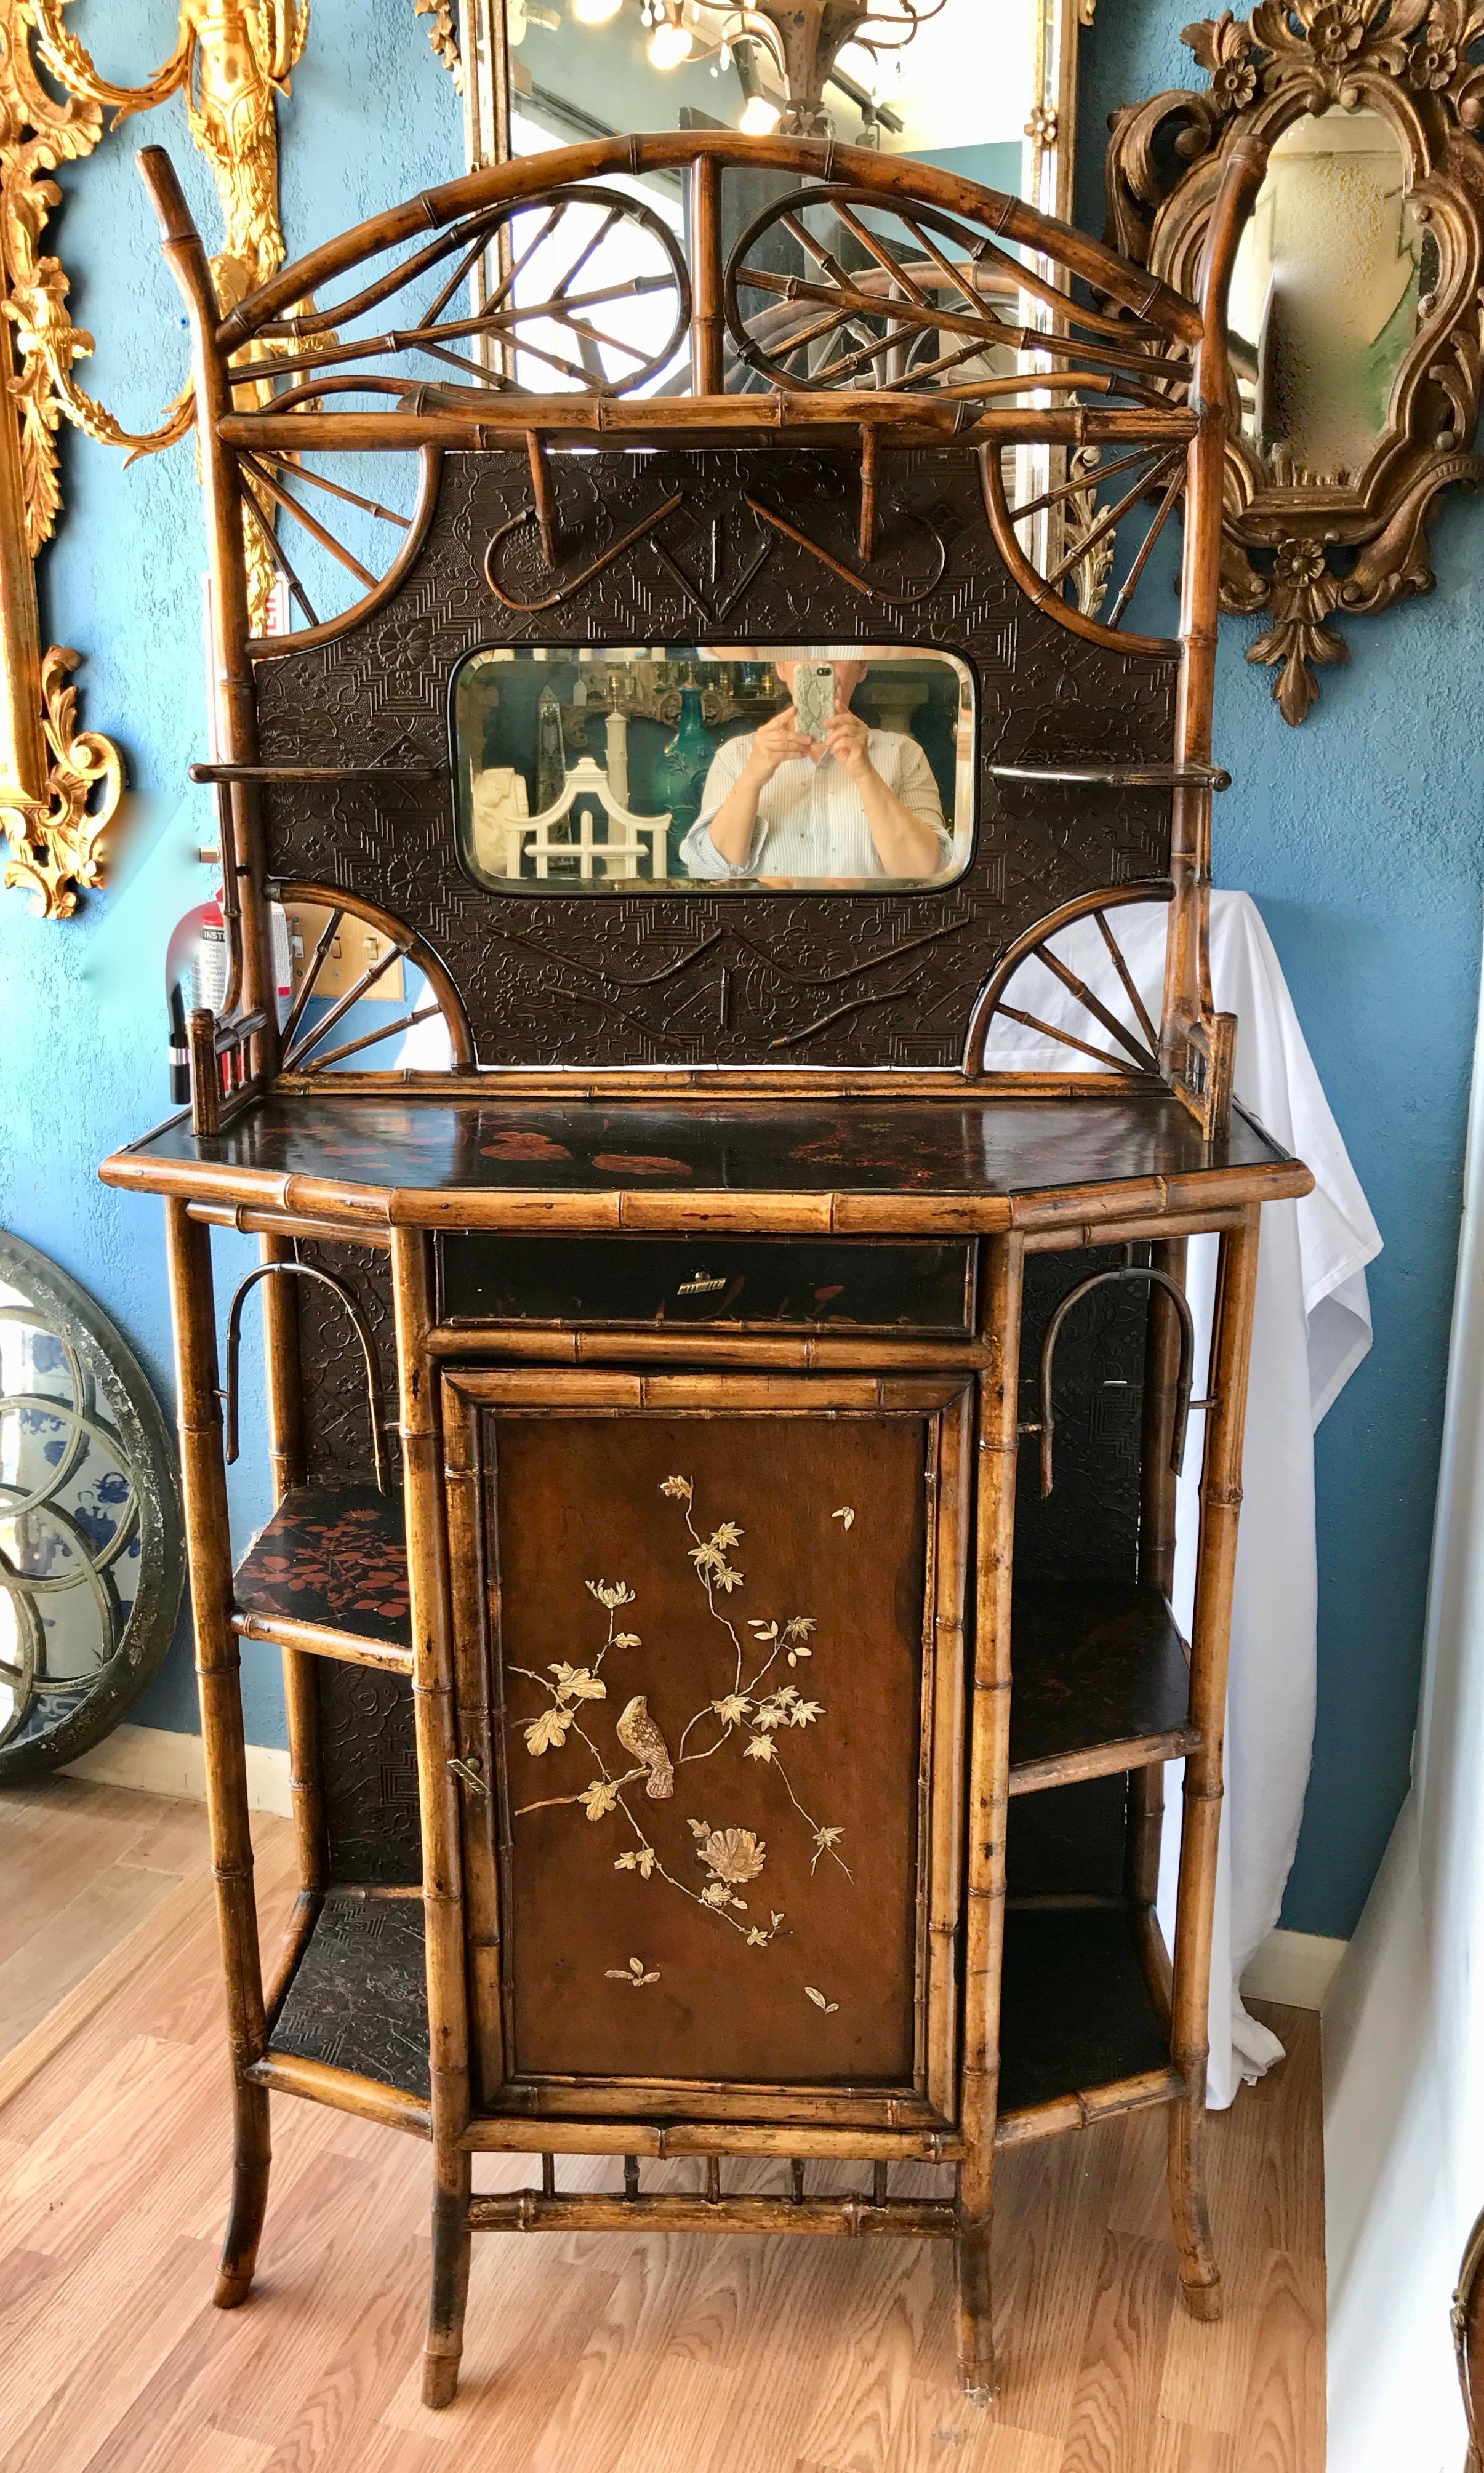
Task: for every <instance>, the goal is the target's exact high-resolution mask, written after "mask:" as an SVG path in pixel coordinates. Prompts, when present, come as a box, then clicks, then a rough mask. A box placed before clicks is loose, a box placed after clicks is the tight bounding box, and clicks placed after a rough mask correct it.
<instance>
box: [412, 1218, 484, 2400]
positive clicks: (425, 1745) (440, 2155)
mask: <svg viewBox="0 0 1484 2473" xmlns="http://www.w3.org/2000/svg"><path fill="white" fill-rule="evenodd" d="M392 1292H393V1300H394V1305H395V1330H396V1377H397V1402H398V1422H399V1431H400V1434H401V1440H402V1467H403V1474H404V1485H405V1503H406V1518H407V1577H408V1589H409V1595H410V1598H411V1611H412V1640H413V1685H412V1690H413V1707H414V1711H415V1713H416V1721H417V1744H418V1800H419V1808H420V1811H421V1815H422V1905H423V1918H424V1928H425V1933H426V1950H427V1989H428V2035H429V2046H430V2060H429V2068H430V2077H431V2081H432V2089H433V2101H432V2121H433V2175H434V2180H433V2281H432V2290H431V2293H430V2295H429V2300H428V2327H427V2339H426V2343H425V2346H424V2351H423V2367H422V2400H423V2403H424V2404H426V2405H430V2406H433V2407H434V2408H438V2407H441V2406H443V2405H448V2404H451V2403H452V2401H453V2395H454V2390H455V2388H456V2387H457V2385H458V2377H459V2358H460V2355H461V2354H462V2352H463V2349H464V2306H465V2302H466V2299H467V2293H468V2269H469V2214H468V2202H469V2191H470V2187H471V2181H470V2171H469V2154H468V2149H467V2148H466V2147H465V2146H464V2145H463V2143H462V2142H463V2137H464V2132H465V2129H466V2128H467V2124H468V2118H469V2082H468V2013H467V1999H466V1994H465V1982H464V1885H463V1874H462V1867H461V1861H460V1844H459V1837H460V1829H459V1789H458V1786H457V1784H456V1780H455V1772H454V1770H453V1768H452V1766H451V1764H452V1762H453V1761H454V1760H456V1759H457V1757H458V1749H459V1746H458V1734H457V1726H456V1720H455V1715H454V1675H453V1652H452V1645H451V1638H450V1621H449V1592H448V1547H447V1538H446V1534H445V1530H444V1525H443V1483H442V1478H443V1471H442V1466H441V1453H442V1439H443V1438H442V1430H441V1423H440V1416H439V1399H438V1384H437V1379H436V1377H435V1374H434V1371H433V1367H432V1364H431V1361H430V1359H429V1357H428V1353H427V1335H428V1333H429V1331H430V1330H431V1329H432V1326H433V1322H434V1318H435V1317H434V1309H433V1248H432V1243H431V1241H430V1239H429V1238H428V1237H426V1236H421V1235H419V1234H417V1233H415V1232H409V1231H403V1230H398V1231H397V1232H396V1234H395V1236H394V1238H393V1242H392Z"/></svg>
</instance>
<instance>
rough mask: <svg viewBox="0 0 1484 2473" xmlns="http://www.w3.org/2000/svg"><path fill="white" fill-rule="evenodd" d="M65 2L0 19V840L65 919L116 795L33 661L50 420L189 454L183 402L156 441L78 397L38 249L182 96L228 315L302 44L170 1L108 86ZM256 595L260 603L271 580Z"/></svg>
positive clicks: (54, 485) (287, 15) (62, 317)
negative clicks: (155, 58) (65, 211)
mask: <svg viewBox="0 0 1484 2473" xmlns="http://www.w3.org/2000/svg"><path fill="white" fill-rule="evenodd" d="M66 5H67V0H0V832H3V834H4V836H5V838H6V840H7V841H8V842H9V844H10V855H9V857H8V859H7V861H6V865H5V869H4V882H5V884H6V885H7V886H10V887H12V888H15V889H18V890H19V891H21V892H22V893H24V894H29V895H30V897H31V900H32V906H33V908H34V909H35V910H36V912H37V914H38V915H39V916H40V917H42V918H47V919H65V918H68V917H70V916H71V915H72V913H73V912H74V911H75V910H76V908H77V902H78V895H79V893H80V891H82V890H84V889H85V888H86V887H88V886H91V885H96V884H98V883H100V882H101V881H102V878H103V873H104V867H105V860H106V854H107V837H108V828H109V827H110V825H111V823H112V821H113V818H114V816H115V814H116V811H117V808H118V804H119V800H120V797H121V795H122V792H123V786H124V772H123V760H122V757H121V756H120V754H119V751H118V749H117V748H116V747H115V746H114V744H113V742H112V740H111V739H108V738H106V737H104V736H103V735H102V733H101V732H95V731H86V730H84V729H83V728H82V726H81V720H80V715H79V710H78V695H77V689H76V687H75V686H74V685H72V684H71V683H70V676H71V672H72V671H73V670H74V669H75V668H76V667H77V664H78V660H79V658H80V657H79V655H78V654H77V653H75V652H73V651H71V650H69V649H68V648H67V647H65V646H63V645H59V644H53V645H51V646H49V647H45V648H43V644H42V639H41V631H40V622H39V618H38V614H37V607H36V572H35V561H36V557H37V555H38V554H39V552H40V551H41V549H42V548H43V547H44V546H45V544H46V542H47V541H48V540H51V538H52V536H53V533H54V531H55V529H56V526H57V520H58V516H59V515H60V504H61V492H60V478H59V467H58V451H57V436H58V431H59V428H60V424H61V422H62V421H63V420H67V421H70V422H71V423H72V424H73V425H74V426H75V427H77V428H79V429H81V430H82V431H84V434H85V435H86V436H87V437H89V438H93V439H97V440H98V441H99V442H100V443H101V444H105V445H108V446H114V447H119V448H122V449H124V450H125V451H126V452H128V453H131V454H135V455H153V454H157V453H158V452H159V450H160V449H161V448H162V447H166V446H172V445H174V444H175V443H176V442H177V440H179V439H181V438H183V437H184V436H185V434H186V432H187V431H188V430H189V429H190V427H191V424H192V418H193V405H192V401H191V396H190V392H189V389H187V390H186V392H185V393H184V394H183V395H182V396H179V397H178V398H177V399H176V401H175V402H174V403H173V404H171V405H169V406H168V407H167V409H166V410H165V412H164V414H163V415H162V417H161V420H160V421H159V423H158V424H157V426H156V428H154V429H152V430H148V431H145V432H143V433H136V432H133V431H132V430H128V429H126V428H125V427H124V426H123V424H122V423H121V422H120V421H118V420H115V419H114V417H113V415H112V414H111V413H110V412H108V410H107V408H106V407H105V406H104V405H103V404H101V403H100V402H99V401H98V399H97V397H96V396H92V395H90V394H88V392H87V391H86V389H85V388H84V387H83V386H82V385H81V384H80V383H79V381H78V378H77V375H76V371H75V366H74V365H75V363H76V362H77V361H78V360H80V359H82V358H84V357H85V356H86V355H87V354H88V353H90V352H91V351H92V349H93V338H92V336H91V335H90V334H88V333H87V332H86V331H85V330H84V328H82V327H80V326H78V325H76V324H74V323H73V320H72V317H71V314H70V312H69V310H68V306H67V295H68V291H69V288H70V287H69V283H68V277H67V274H66V270H65V269H64V267H63V266H62V264H61V262H60V259H59V258H57V257H55V256H53V255H51V254H49V253H48V252H47V251H46V249H45V247H44V238H45V233H46V227H47V223H48V221H49V219H50V217H51V214H52V211H53V209H54V207H56V206H57V204H59V203H60V196H61V192H60V188H59V186H58V184H57V181H56V180H55V179H54V178H53V177H52V176H53V175H54V174H55V173H56V172H57V170H58V169H59V167H60V166H61V165H64V164H72V163H78V162H81V161H83V160H84V158H85V157H86V156H89V155H91V154H92V153H93V152H94V150H95V149H96V147H97V146H98V145H99V143H100V142H101V140H102V138H103V137H104V134H105V126H106V117H107V127H108V129H116V128H117V127H118V125H119V123H120V122H121V121H124V120H127V119H130V118H132V116H134V115H135V114H137V113H139V112H143V111H149V110H153V109H154V108H156V106H157V105H160V104H163V103H165V102H168V101H169V100H170V99H171V97H173V96H176V95H180V97H181V98H182V99H183V101H184V104H185V109H186V116H187V120H188V122H189V126H190V132H191V136H192V139H193V140H194V142H195V144H196V145H197V146H198V147H199V148H200V150H201V152H202V153H203V155H204V156H205V158H206V160H207V162H208V163H209V164H210V167H211V171H212V174H213V176H214V179H215V181H216V186H217V192H218V196H219V199H220V202H221V207H222V219H223V224H224V227H225V229H224V238H223V245H222V248H221V250H220V251H219V252H218V253H217V255H216V256H215V257H214V258H213V259H212V273H213V276H214V277H215V280H216V285H217V291H218V294H219V297H220V298H221V300H222V301H223V304H224V306H226V307H229V306H230V305H231V304H232V303H233V302H234V301H236V300H240V299H241V297H242V295H243V294H244V293H245V292H247V291H250V290H251V288H252V286H253V285H254V284H258V283H261V282H263V281H265V280H266V278H267V277H268V276H270V275H272V274H273V273H274V271H275V268H277V267H278V266H280V265H281V264H282V262H283V259H284V256H285V253H286V252H285V248H284V240H283V233H282V230H281V228H280V227H279V221H278V138H277V101H278V98H279V96H280V95H286V94H287V93H288V92H289V81H290V78H291V76H292V73H293V71H294V69H295V67H296V66H297V65H298V62H299V57H300V55H301V53H302V51H303V48H304V42H305V39H306V37H307V35H308V32H309V5H308V0H254V5H252V6H251V7H248V8H243V7H241V6H238V5H235V0H180V24H179V29H178V35H177V41H176V46H175V49H174V51H173V52H172V53H171V55H170V58H169V59H168V60H166V61H165V62H164V64H163V66H162V67H161V68H159V69H158V70H157V71H156V74H155V75H154V76H153V77H151V78H149V79H147V80H146V81H145V83H144V84H142V85H138V86H120V85H114V84H111V83H110V82H109V81H108V79H107V78H106V77H105V76H104V75H103V74H102V72H101V71H100V70H99V68H98V67H97V65H96V63H95V62H94V60H93V59H92V57H91V55H90V54H89V52H88V51H87V49H86V47H85V45H84V43H83V42H82V41H81V40H80V39H79V37H78V36H76V35H75V34H74V33H73V31H72V29H71V27H70V26H69V25H68V23H67V21H66V18H65V16H64V13H63V12H64V10H65V8H66ZM261 583H262V589H263V590H264V591H265V592H266V591H268V590H271V588H272V577H271V576H270V575H268V574H267V572H266V569H265V572H264V575H263V577H262V579H261Z"/></svg>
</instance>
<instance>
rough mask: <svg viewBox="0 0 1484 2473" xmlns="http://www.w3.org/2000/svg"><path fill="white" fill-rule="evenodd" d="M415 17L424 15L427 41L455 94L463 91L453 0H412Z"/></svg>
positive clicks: (461, 65) (462, 74) (462, 71)
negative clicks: (439, 61) (441, 63)
mask: <svg viewBox="0 0 1484 2473" xmlns="http://www.w3.org/2000/svg"><path fill="white" fill-rule="evenodd" d="M412 7H413V14H414V16H415V17H426V19H427V21H428V41H429V42H430V43H431V44H432V46H433V49H434V51H435V52H436V53H437V55H438V57H439V59H440V60H442V61H443V66H444V68H445V69H446V70H447V72H448V74H449V76H450V77H451V78H452V80H453V90H454V92H455V94H462V93H463V92H464V62H463V60H462V59H461V57H460V54H459V31H458V28H457V26H456V25H455V24H454V18H453V0H412Z"/></svg>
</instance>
